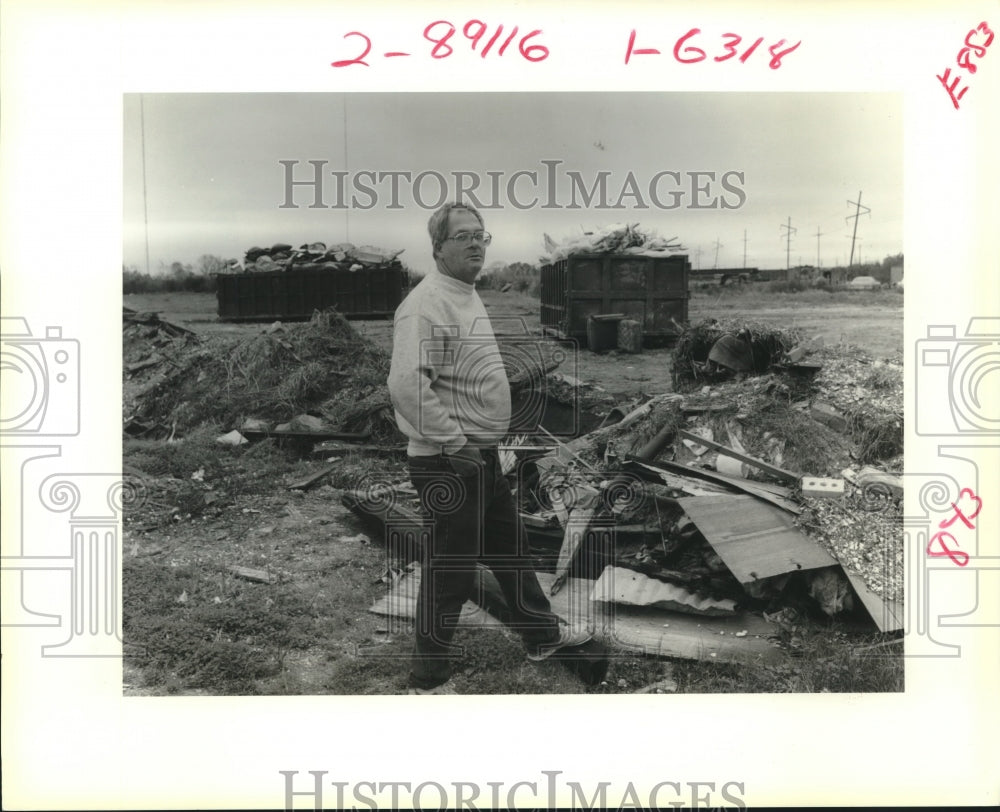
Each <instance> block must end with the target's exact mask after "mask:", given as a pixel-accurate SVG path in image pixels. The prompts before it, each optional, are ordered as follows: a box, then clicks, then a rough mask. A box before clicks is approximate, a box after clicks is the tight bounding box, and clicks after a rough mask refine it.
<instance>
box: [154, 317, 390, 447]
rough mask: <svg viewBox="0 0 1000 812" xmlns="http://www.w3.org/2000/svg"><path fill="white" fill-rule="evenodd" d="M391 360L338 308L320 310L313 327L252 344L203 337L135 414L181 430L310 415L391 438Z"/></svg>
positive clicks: (281, 331) (267, 332)
mask: <svg viewBox="0 0 1000 812" xmlns="http://www.w3.org/2000/svg"><path fill="white" fill-rule="evenodd" d="M389 360H390V359H389V356H388V354H387V353H385V352H384V351H383V350H382V349H381V348H379V347H378V346H377V345H375V344H374V343H372V342H371V341H369V340H367V339H365V338H363V337H362V336H360V335H359V334H358V333H357V332H356V331H355V330H354V328H353V327H351V325H350V324H349V323H348V322H347V320H346V319H345V318H344V317H343V316H341V315H340V314H338V313H337V312H336V311H335V310H333V309H329V310H325V311H317V312H316V313H315V314H314V315H313V318H312V319H311V320H310V321H309V322H305V323H301V324H289V325H283V326H281V327H279V328H277V329H274V328H266V329H264V330H263V331H262V332H261V333H259V334H257V335H255V336H253V337H251V338H248V339H243V340H238V341H235V342H234V341H233V340H232V339H231V338H228V337H212V338H211V339H206V340H204V341H203V342H201V343H200V345H198V346H197V347H196V348H195V349H194V350H193V351H192V352H189V353H187V354H186V355H185V356H183V357H182V358H181V359H179V361H178V362H176V363H175V364H173V365H172V369H171V370H170V372H169V374H166V375H164V376H163V377H162V379H161V380H159V381H158V382H157V383H156V384H155V385H154V386H153V387H152V388H151V389H149V390H148V391H146V392H145V393H143V394H142V395H141V396H140V397H138V398H137V399H136V402H135V407H136V412H135V416H137V417H139V418H141V419H145V420H153V421H157V422H158V423H160V424H161V425H165V426H170V427H171V428H172V429H173V430H175V431H176V432H179V433H184V432H187V431H190V430H191V429H193V428H195V427H197V426H199V425H203V424H205V423H208V422H214V423H216V424H218V425H219V426H220V427H222V428H223V429H229V428H238V427H239V426H240V425H241V424H242V422H243V421H244V420H245V419H246V418H250V417H252V418H258V419H263V420H271V421H278V422H283V421H287V420H289V419H291V418H292V417H294V416H295V415H297V414H302V413H305V412H312V413H318V414H319V415H321V416H323V417H324V418H325V419H326V420H327V421H328V422H329V423H330V426H331V428H338V429H341V428H342V429H344V430H354V431H357V430H362V429H369V430H375V433H376V434H378V435H380V436H384V435H389V434H390V433H391V432H390V431H389V429H390V427H391V428H392V429H393V430H394V426H393V425H392V424H391V420H392V414H391V407H390V401H389V394H388V389H387V387H386V379H387V377H388V374H389ZM387 410H388V414H386V411H387ZM345 422H346V423H348V424H350V426H351V428H350V429H347V428H346V427H345V426H343V425H342V424H343V423H345ZM376 429H377V430H376Z"/></svg>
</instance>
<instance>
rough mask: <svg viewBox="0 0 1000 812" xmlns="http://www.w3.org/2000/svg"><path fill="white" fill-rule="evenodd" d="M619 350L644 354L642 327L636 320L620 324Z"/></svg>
mask: <svg viewBox="0 0 1000 812" xmlns="http://www.w3.org/2000/svg"><path fill="white" fill-rule="evenodd" d="M618 349H619V350H621V351H622V352H631V353H636V352H642V325H641V324H640V323H639V322H637V321H636V320H635V319H622V320H621V321H620V322H618Z"/></svg>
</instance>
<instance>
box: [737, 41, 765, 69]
mask: <svg viewBox="0 0 1000 812" xmlns="http://www.w3.org/2000/svg"><path fill="white" fill-rule="evenodd" d="M763 41H764V38H763V37H757V39H755V40H754V43H753V45H751V46H750V47H749V48H747V49H746V51H745V52H744V53H743V56H741V57H740V62H743V63H744V64H745V63H746V61H747V60H748V59H749V58H750V54H752V53H753V52H754V51H756V50H757V46H758V45H760V44H761V43H762V42H763Z"/></svg>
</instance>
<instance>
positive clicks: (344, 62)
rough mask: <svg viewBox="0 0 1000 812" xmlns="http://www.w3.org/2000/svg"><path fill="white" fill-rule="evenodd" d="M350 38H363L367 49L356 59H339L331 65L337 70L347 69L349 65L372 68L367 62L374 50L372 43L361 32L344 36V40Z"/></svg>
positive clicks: (353, 32) (350, 32) (351, 32)
mask: <svg viewBox="0 0 1000 812" xmlns="http://www.w3.org/2000/svg"><path fill="white" fill-rule="evenodd" d="M348 37H361V39H363V40H364V41H365V49H364V50H363V51H362V52H361V54H360V55H359V56H356V57H355V58H354V59H338V60H337V61H336V62H331V63H330V64H331V65H332V66H333V67H335V68H346V67H347V66H348V65H364V66H365V67H366V68H370V67H371V65H369V64H368V63H367V62H365V57H366V56H368V52H369V51H370V50H371V49H372V41H371V40H370V39H368V37H366V36H365V35H364V34H362V33H361V32H360V31H349V32H348V33H346V34H344V39H347V38H348Z"/></svg>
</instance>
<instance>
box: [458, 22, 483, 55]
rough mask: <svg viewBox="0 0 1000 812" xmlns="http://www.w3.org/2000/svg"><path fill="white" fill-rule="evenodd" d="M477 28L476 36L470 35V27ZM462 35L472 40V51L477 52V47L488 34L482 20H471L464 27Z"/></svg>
mask: <svg viewBox="0 0 1000 812" xmlns="http://www.w3.org/2000/svg"><path fill="white" fill-rule="evenodd" d="M473 25H474V26H477V27H478V29H479V30H478V31H476V33H475V34H470V33H469V26H473ZM462 33H463V34H464V35H465V36H466V37H467V38H468V39H470V40H472V50H473V51H474V50H476V46H477V45H479V40H480V38H481V37H482V36H483V34H485V33H486V23H484V22H483V21H482V20H469V22H467V23H466V24H465V25H464V26H463V27H462Z"/></svg>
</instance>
